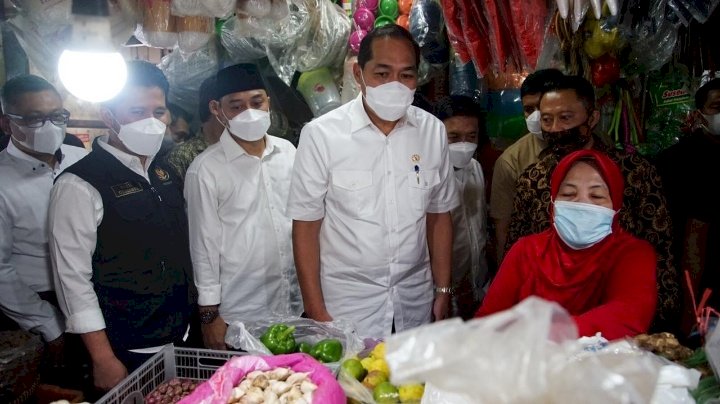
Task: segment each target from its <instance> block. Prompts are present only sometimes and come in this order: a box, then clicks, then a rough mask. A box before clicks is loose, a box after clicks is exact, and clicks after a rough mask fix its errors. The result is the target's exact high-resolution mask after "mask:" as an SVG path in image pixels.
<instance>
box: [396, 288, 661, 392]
mask: <svg viewBox="0 0 720 404" xmlns="http://www.w3.org/2000/svg"><path fill="white" fill-rule="evenodd" d="M457 347H463V349H457ZM386 349H387V351H386V358H387V361H388V365H389V366H390V371H391V380H392V382H393V383H395V384H400V383H410V382H425V383H427V384H426V390H425V391H426V393H425V396H424V397H423V401H422V402H423V403H448V402H453V403H476V404H477V403H525V402H568V403H576V402H583V403H598V404H599V403H628V402H632V403H649V402H651V401H650V400H651V398H652V396H653V394H654V389H655V385H656V381H657V378H658V372H659V369H660V368H661V367H662V365H661V364H659V362H658V361H657V360H656V359H655V356H654V355H652V354H650V353H645V352H642V351H639V350H632V352H623V351H616V350H614V349H610V347H608V349H605V350H602V351H600V352H589V351H585V350H584V345H583V344H581V343H579V342H577V328H576V326H575V323H574V321H573V320H572V318H571V316H570V315H569V314H568V313H567V312H566V311H565V310H564V309H562V308H561V307H560V306H559V305H557V304H556V303H551V302H547V301H544V300H542V299H540V298H536V297H530V298H528V299H526V300H524V301H523V302H521V303H520V304H518V305H517V306H515V307H513V308H512V309H510V310H507V311H504V312H501V313H497V314H495V315H492V316H489V317H485V318H482V319H475V320H471V321H468V322H465V323H463V322H462V320H459V319H451V320H446V321H442V322H439V323H434V324H430V325H427V326H423V327H419V328H416V329H413V330H409V331H406V332H403V333H400V334H396V335H393V336H391V337H390V338H388V340H387V348H386Z"/></svg>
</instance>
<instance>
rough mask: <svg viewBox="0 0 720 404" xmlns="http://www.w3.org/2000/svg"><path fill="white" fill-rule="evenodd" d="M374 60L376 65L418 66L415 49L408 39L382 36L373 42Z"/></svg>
mask: <svg viewBox="0 0 720 404" xmlns="http://www.w3.org/2000/svg"><path fill="white" fill-rule="evenodd" d="M371 49H372V59H370V60H369V61H368V62H369V63H370V62H372V63H374V64H376V65H388V66H400V67H416V66H415V49H414V47H413V46H412V45H411V44H410V42H408V41H407V40H406V39H401V38H393V37H381V38H374V39H373V42H372V46H371Z"/></svg>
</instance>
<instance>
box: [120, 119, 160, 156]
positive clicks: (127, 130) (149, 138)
mask: <svg viewBox="0 0 720 404" xmlns="http://www.w3.org/2000/svg"><path fill="white" fill-rule="evenodd" d="M166 128H167V125H165V124H164V123H163V122H162V121H161V120H159V119H157V118H153V117H151V118H145V119H141V120H139V121H135V122H132V123H129V124H126V125H120V131H119V132H118V134H117V135H118V138H119V139H120V141H121V142H123V144H124V145H125V147H127V148H128V150H130V151H131V152H133V153H135V154H137V155H140V156H154V155H156V154H157V152H158V150H160V146H162V141H163V137H164V136H165V129H166Z"/></svg>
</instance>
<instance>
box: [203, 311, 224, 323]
mask: <svg viewBox="0 0 720 404" xmlns="http://www.w3.org/2000/svg"><path fill="white" fill-rule="evenodd" d="M219 315H220V312H219V311H218V310H217V309H215V310H201V311H200V324H210V323H212V322H213V321H215V319H216V318H218V316H219Z"/></svg>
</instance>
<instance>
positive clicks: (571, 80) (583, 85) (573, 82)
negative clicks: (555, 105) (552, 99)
mask: <svg viewBox="0 0 720 404" xmlns="http://www.w3.org/2000/svg"><path fill="white" fill-rule="evenodd" d="M563 90H573V91H575V95H576V96H577V97H578V99H579V100H580V101H581V102H582V103H583V104H584V105H585V108H586V109H587V111H588V112H591V111H593V110H595V89H594V88H593V86H592V84H591V83H590V82H589V81H587V80H586V79H585V78H584V77H581V76H563V77H562V78H561V79H560V80H557V81H555V82H554V83H552V85H550V86H548V88H546V89H545V91H544V92H543V93H542V95H541V96H540V102H542V99H543V97H544V96H545V94H547V93H549V92H553V91H563Z"/></svg>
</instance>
